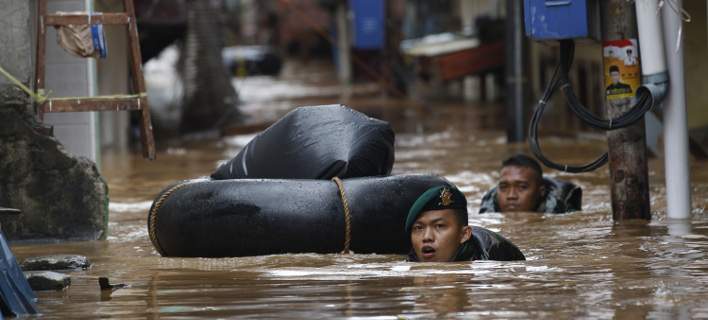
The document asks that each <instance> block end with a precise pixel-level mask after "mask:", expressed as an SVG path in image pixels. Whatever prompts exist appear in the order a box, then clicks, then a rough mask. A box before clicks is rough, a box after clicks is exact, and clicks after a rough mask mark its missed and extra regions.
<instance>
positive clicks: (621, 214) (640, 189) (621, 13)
mask: <svg viewBox="0 0 708 320" xmlns="http://www.w3.org/2000/svg"><path fill="white" fill-rule="evenodd" d="M600 7H601V9H600V10H601V11H600V12H601V20H602V21H601V25H602V40H603V47H604V48H603V54H604V60H603V74H604V75H605V87H606V88H608V89H607V91H606V99H605V110H606V114H607V117H608V118H615V117H617V116H619V115H621V114H622V113H623V112H625V111H627V110H629V109H630V107H631V106H632V105H633V104H634V103H636V99H634V98H629V97H627V96H628V95H629V94H616V93H615V94H612V95H610V92H611V91H610V86H611V85H612V84H613V82H612V81H611V80H610V79H611V78H612V77H611V76H610V74H611V73H612V72H611V71H612V70H613V67H614V68H619V70H620V71H619V72H617V73H619V74H621V76H622V79H623V80H624V81H623V82H628V80H629V81H631V80H635V79H634V78H638V77H639V76H640V73H638V72H639V67H638V65H637V62H634V65H632V62H624V63H613V64H612V65H608V64H610V63H612V61H613V60H612V59H611V58H608V52H612V50H615V51H617V49H616V48H620V49H622V50H625V48H629V46H626V47H625V46H623V44H622V43H628V42H631V41H632V40H635V41H636V39H637V38H638V37H637V27H636V14H635V9H634V3H633V2H630V1H626V0H607V1H600ZM609 42H613V43H618V44H619V45H616V46H614V47H608V43H609ZM640 45H641V44H640ZM625 52H626V50H625V51H622V53H619V52H618V53H616V54H617V55H618V56H620V55H625V54H626V53H625ZM636 53H637V51H636V48H634V54H635V55H636ZM628 64H629V65H632V66H633V67H627V65H628ZM635 65H636V66H635ZM615 70H616V69H615ZM625 77H628V78H630V79H625ZM632 77H634V78H632ZM637 81H638V80H637ZM622 85H624V86H626V84H620V85H619V86H622ZM635 86H638V84H636V85H633V86H632V90H631V91H630V93H631V95H632V96H633V95H634V93H635V92H636V87H635ZM619 90H622V89H619ZM620 92H621V91H620ZM644 132H645V131H644V121H638V122H637V123H636V124H634V125H632V126H629V127H626V128H624V129H618V130H612V131H609V132H608V133H607V142H608V146H609V156H610V161H609V162H610V178H611V182H610V188H611V192H612V218H613V219H614V220H615V221H617V220H625V219H646V220H650V219H651V213H650V211H649V179H648V174H647V171H648V169H647V151H646V142H645V140H646V137H645V133H644Z"/></svg>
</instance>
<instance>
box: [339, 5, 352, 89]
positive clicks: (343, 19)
mask: <svg viewBox="0 0 708 320" xmlns="http://www.w3.org/2000/svg"><path fill="white" fill-rule="evenodd" d="M347 3H348V2H347V1H346V0H340V1H338V2H337V76H338V77H339V82H341V83H342V84H350V83H351V82H352V57H351V52H350V51H349V50H350V43H351V39H350V35H349V17H348V15H349V7H348V5H347Z"/></svg>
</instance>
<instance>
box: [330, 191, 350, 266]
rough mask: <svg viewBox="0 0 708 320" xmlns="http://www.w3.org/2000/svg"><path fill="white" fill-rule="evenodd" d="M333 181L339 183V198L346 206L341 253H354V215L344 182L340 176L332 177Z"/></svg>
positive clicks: (343, 205)
mask: <svg viewBox="0 0 708 320" xmlns="http://www.w3.org/2000/svg"><path fill="white" fill-rule="evenodd" d="M332 181H334V183H335V184H336V185H337V190H338V191H339V198H340V199H341V200H342V207H343V208H344V248H343V249H342V252H341V254H352V253H353V252H352V251H351V250H350V246H351V242H352V215H351V211H350V209H349V200H347V196H346V194H345V193H344V183H343V182H342V179H339V177H334V178H332Z"/></svg>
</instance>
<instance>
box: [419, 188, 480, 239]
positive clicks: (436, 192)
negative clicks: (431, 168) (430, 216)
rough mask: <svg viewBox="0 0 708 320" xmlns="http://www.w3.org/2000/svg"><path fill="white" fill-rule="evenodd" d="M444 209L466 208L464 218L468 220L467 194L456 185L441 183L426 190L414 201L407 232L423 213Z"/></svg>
mask: <svg viewBox="0 0 708 320" xmlns="http://www.w3.org/2000/svg"><path fill="white" fill-rule="evenodd" d="M443 209H464V212H465V217H464V218H465V219H464V220H465V221H467V199H465V195H464V194H462V192H460V190H459V189H457V188H455V187H454V186H451V185H441V186H437V187H432V188H430V189H428V190H426V191H425V192H423V194H421V195H420V197H418V199H417V200H415V202H413V205H412V206H411V209H410V210H408V216H407V217H406V225H405V228H406V233H410V232H411V228H413V224H414V223H415V221H416V220H417V219H418V216H419V215H420V214H421V213H423V212H425V211H430V210H443Z"/></svg>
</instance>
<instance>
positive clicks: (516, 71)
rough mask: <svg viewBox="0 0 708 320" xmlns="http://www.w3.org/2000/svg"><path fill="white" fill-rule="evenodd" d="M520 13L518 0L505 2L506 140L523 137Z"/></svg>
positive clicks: (520, 8)
mask: <svg viewBox="0 0 708 320" xmlns="http://www.w3.org/2000/svg"><path fill="white" fill-rule="evenodd" d="M523 15H524V13H523V3H522V1H517V0H507V1H506V42H505V48H504V51H505V52H506V68H505V69H506V71H505V73H506V91H507V95H506V140H507V142H510V143H511V142H520V141H524V139H526V130H525V129H524V123H526V119H525V118H526V111H525V110H524V102H525V98H526V91H525V90H524V88H525V87H526V85H525V84H526V83H525V78H524V56H525V53H524V30H523V24H524V19H523ZM482 81H484V79H482Z"/></svg>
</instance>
